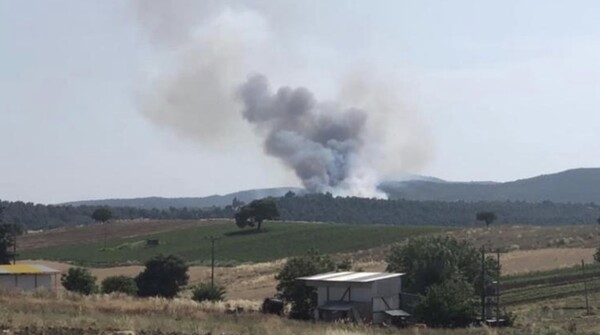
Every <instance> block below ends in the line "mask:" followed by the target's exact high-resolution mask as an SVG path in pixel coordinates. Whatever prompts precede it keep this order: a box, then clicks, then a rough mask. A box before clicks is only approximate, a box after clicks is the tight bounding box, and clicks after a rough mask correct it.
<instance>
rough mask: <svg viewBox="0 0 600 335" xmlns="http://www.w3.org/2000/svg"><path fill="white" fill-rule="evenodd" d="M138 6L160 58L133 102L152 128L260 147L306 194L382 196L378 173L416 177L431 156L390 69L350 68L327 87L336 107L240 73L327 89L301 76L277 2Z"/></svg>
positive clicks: (217, 144)
mask: <svg viewBox="0 0 600 335" xmlns="http://www.w3.org/2000/svg"><path fill="white" fill-rule="evenodd" d="M300 3H301V2H298V6H299V8H298V9H300V8H301V7H302V5H301V4H300ZM135 4H136V6H135V13H136V18H137V20H138V23H139V27H140V32H142V33H144V35H146V36H147V40H148V42H149V43H150V44H149V45H150V46H152V47H153V49H154V51H155V57H156V59H154V60H153V61H151V62H150V63H149V64H148V65H147V66H146V67H145V68H144V69H145V71H143V72H144V77H145V78H144V80H143V81H142V83H141V84H140V89H139V92H138V94H137V101H136V102H137V107H138V109H139V111H140V112H141V114H142V115H144V116H145V117H147V118H148V119H149V120H151V121H152V122H153V123H155V124H156V125H158V126H159V127H164V128H166V129H168V130H170V131H171V132H173V133H175V134H177V135H179V136H181V137H182V138H185V139H192V140H194V141H195V143H197V144H198V145H199V146H201V147H202V150H217V151H218V152H228V153H231V152H233V151H235V150H237V152H244V153H248V152H251V153H255V152H256V153H259V152H260V145H261V144H262V146H263V149H264V152H265V153H266V154H267V155H268V156H271V157H275V158H276V159H278V160H279V161H280V162H282V163H283V164H284V165H285V166H286V167H288V168H289V169H291V170H293V172H294V173H295V175H296V176H297V177H298V179H299V180H300V181H301V182H302V184H303V185H304V186H305V187H306V188H307V189H308V190H310V191H313V192H331V193H333V194H336V195H349V196H363V197H385V194H383V193H382V192H380V191H378V188H377V186H378V184H379V182H380V180H381V179H382V178H390V177H391V178H394V176H395V175H396V174H397V173H398V172H402V171H412V172H416V171H418V170H419V169H420V168H421V167H422V166H423V165H424V164H425V163H426V162H427V161H428V159H429V156H430V152H431V148H430V147H431V144H430V141H429V136H428V134H427V132H426V131H425V130H424V129H422V127H421V126H420V124H419V122H418V121H419V120H418V118H417V116H416V115H415V114H414V113H413V110H414V109H413V108H411V107H410V106H408V105H406V104H405V101H402V100H399V96H402V97H404V96H405V94H399V92H400V91H401V90H399V89H398V87H399V86H398V85H395V84H394V83H388V82H387V81H385V80H384V81H381V82H380V79H382V78H387V77H389V75H390V71H389V69H387V68H386V69H385V71H384V72H382V73H380V74H378V73H377V72H376V71H375V69H374V67H373V66H369V67H368V69H366V70H365V71H364V72H358V73H357V74H356V75H353V74H352V72H354V71H350V74H351V76H349V77H347V78H341V80H339V81H338V82H335V83H334V84H333V85H334V91H335V89H338V90H339V92H337V94H338V96H335V94H336V93H335V92H333V96H332V92H329V95H328V97H330V98H329V99H330V100H333V101H336V102H335V103H332V102H323V101H321V102H320V101H317V99H316V98H315V97H314V95H313V94H312V93H311V91H309V90H308V89H306V88H302V87H300V88H290V87H281V88H279V89H277V90H272V89H271V88H270V87H269V80H267V77H266V76H263V75H252V76H250V77H247V75H248V73H266V74H268V75H269V78H271V80H272V81H273V82H276V83H282V84H288V83H316V84H317V86H315V87H314V88H313V89H315V90H319V88H320V89H321V90H319V92H320V93H323V85H321V86H320V87H319V86H318V84H321V83H323V82H324V83H325V84H327V80H323V76H322V73H321V72H320V71H317V72H315V74H314V75H313V76H310V75H306V74H307V73H308V74H309V73H310V69H308V71H303V70H301V71H297V70H296V68H295V67H294V66H295V64H303V62H298V60H299V59H300V60H301V59H303V54H302V53H298V49H295V48H286V47H289V46H290V43H291V42H293V41H294V40H295V39H294V38H293V35H290V36H288V35H286V34H292V32H293V31H294V29H291V30H285V29H282V28H285V25H286V24H287V21H288V20H287V19H286V18H285V17H283V16H282V15H283V14H286V13H288V14H290V13H291V14H290V15H292V14H293V15H295V16H298V15H300V14H298V13H299V12H298V13H296V12H295V11H294V10H291V11H290V9H289V8H288V7H289V6H288V5H286V6H279V5H277V8H275V9H273V8H271V7H272V6H274V5H273V4H274V2H264V3H263V2H260V1H258V2H257V1H253V0H239V1H237V0H236V1H224V0H223V1H221V0H218V1H217V0H214V1H213V0H207V1H195V0H181V1H145V0H137V1H136V2H135ZM298 22H304V21H302V20H301V21H298ZM274 25H275V26H274ZM282 30H285V31H286V33H281V31H282ZM280 33H281V34H282V35H278V34H280ZM291 45H293V43H291ZM295 61H296V62H295ZM350 70H352V69H350ZM305 75H306V76H305ZM332 76H333V75H332ZM333 77H335V76H333ZM298 78H300V80H298ZM313 78H316V79H313ZM373 78H377V80H373ZM315 80H318V82H315ZM334 81H336V80H334ZM296 85H297V84H296ZM278 86H279V85H278ZM325 92H327V90H325ZM408 95H409V96H410V94H408ZM348 106H352V107H354V108H348ZM240 111H241V113H240ZM366 111H368V114H367V112H366ZM367 116H368V117H367ZM247 123H250V124H251V125H253V127H248V124H247ZM252 128H255V129H254V130H255V131H254V132H253V129H252ZM256 134H258V135H259V136H256ZM255 159H256V161H257V162H258V161H262V162H265V164H267V163H268V164H270V165H269V168H271V171H270V172H269V175H275V174H280V176H281V175H283V174H284V173H285V178H286V182H285V183H286V184H287V183H289V179H288V178H293V176H292V175H291V173H289V172H283V171H282V170H280V169H278V166H277V165H276V164H274V163H273V162H272V160H270V159H265V158H264V157H262V156H261V157H256V158H255ZM275 178H276V177H273V179H275Z"/></svg>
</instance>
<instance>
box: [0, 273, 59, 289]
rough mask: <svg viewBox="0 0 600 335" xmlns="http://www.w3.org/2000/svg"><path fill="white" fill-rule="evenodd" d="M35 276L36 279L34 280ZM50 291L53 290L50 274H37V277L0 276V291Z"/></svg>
mask: <svg viewBox="0 0 600 335" xmlns="http://www.w3.org/2000/svg"><path fill="white" fill-rule="evenodd" d="M36 276H37V279H36ZM15 278H16V280H15ZM44 288H46V289H51V288H53V282H52V275H51V274H38V275H32V274H27V275H12V274H8V275H6V274H3V275H0V289H5V290H15V289H18V290H24V291H31V290H35V289H44Z"/></svg>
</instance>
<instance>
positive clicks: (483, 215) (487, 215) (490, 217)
mask: <svg viewBox="0 0 600 335" xmlns="http://www.w3.org/2000/svg"><path fill="white" fill-rule="evenodd" d="M476 218H477V220H478V221H485V226H486V227H489V226H490V224H491V223H492V222H494V221H496V219H497V217H496V214H495V213H494V212H479V213H477V216H476Z"/></svg>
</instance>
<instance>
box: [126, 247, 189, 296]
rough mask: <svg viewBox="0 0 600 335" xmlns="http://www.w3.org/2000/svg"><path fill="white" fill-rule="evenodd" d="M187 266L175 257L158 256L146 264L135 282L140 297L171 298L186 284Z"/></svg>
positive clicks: (187, 277)
mask: <svg viewBox="0 0 600 335" xmlns="http://www.w3.org/2000/svg"><path fill="white" fill-rule="evenodd" d="M187 271H188V266H187V265H186V264H185V262H184V261H183V260H182V259H181V258H178V257H177V256H173V255H169V256H163V255H158V256H156V257H154V258H152V259H150V260H149V261H147V262H146V269H144V271H143V272H141V273H140V274H139V275H138V276H137V277H136V278H135V282H136V284H137V288H138V292H137V293H138V295H139V296H140V297H157V296H158V297H165V298H173V297H174V296H176V295H177V293H178V292H179V289H180V288H181V286H184V285H186V284H187V283H188V279H189V276H188V274H187Z"/></svg>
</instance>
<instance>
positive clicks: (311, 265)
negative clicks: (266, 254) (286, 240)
mask: <svg viewBox="0 0 600 335" xmlns="http://www.w3.org/2000/svg"><path fill="white" fill-rule="evenodd" d="M335 269H336V266H335V264H334V263H333V262H332V261H331V259H330V258H329V257H328V256H324V255H321V254H319V253H318V252H316V251H314V250H310V251H309V252H308V254H307V255H305V256H301V257H292V258H290V259H288V260H287V262H286V263H285V265H284V266H283V268H282V269H281V270H280V271H279V273H278V274H277V275H276V276H275V279H277V280H278V281H279V284H277V297H278V298H279V299H281V300H283V301H284V302H286V303H291V304H292V309H291V311H290V317H291V318H294V319H310V317H311V315H312V311H313V309H314V308H315V306H316V304H317V300H316V294H315V289H314V288H312V287H308V286H305V285H304V284H303V283H298V282H297V281H296V278H298V277H305V276H312V275H316V274H319V273H323V272H331V271H334V270H335Z"/></svg>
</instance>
